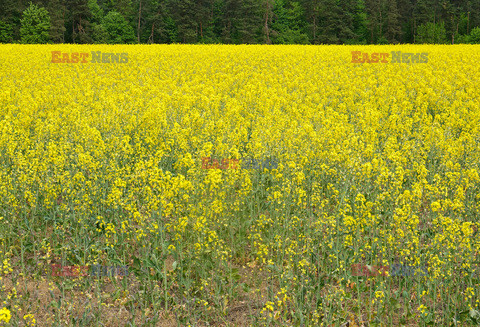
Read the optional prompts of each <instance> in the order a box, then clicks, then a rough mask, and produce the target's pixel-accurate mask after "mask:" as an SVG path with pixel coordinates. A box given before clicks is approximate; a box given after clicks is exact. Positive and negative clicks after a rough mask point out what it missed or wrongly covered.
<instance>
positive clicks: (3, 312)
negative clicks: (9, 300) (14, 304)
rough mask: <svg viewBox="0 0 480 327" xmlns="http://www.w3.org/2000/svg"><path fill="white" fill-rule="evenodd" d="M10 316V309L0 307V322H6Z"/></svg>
mask: <svg viewBox="0 0 480 327" xmlns="http://www.w3.org/2000/svg"><path fill="white" fill-rule="evenodd" d="M10 318H12V314H11V313H10V310H8V309H7V308H3V309H0V322H6V323H8V322H9V321H10Z"/></svg>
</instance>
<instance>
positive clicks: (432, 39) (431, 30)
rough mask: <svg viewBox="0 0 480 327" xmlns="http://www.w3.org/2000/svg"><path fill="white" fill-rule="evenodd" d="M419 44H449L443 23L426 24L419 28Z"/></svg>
mask: <svg viewBox="0 0 480 327" xmlns="http://www.w3.org/2000/svg"><path fill="white" fill-rule="evenodd" d="M417 40H418V43H434V44H444V43H447V37H446V32H445V26H444V24H443V23H440V24H435V23H426V24H423V25H421V26H419V27H418V35H417Z"/></svg>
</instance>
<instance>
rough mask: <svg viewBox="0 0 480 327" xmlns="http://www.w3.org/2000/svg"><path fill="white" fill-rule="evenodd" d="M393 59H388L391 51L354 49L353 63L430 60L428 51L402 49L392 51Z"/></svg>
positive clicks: (424, 61) (418, 62)
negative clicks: (413, 51) (418, 51)
mask: <svg viewBox="0 0 480 327" xmlns="http://www.w3.org/2000/svg"><path fill="white" fill-rule="evenodd" d="M391 54H392V61H388V59H389V57H390V53H378V52H374V53H372V54H371V55H370V54H368V53H366V52H362V51H352V63H353V64H364V63H367V64H376V63H382V64H387V63H391V64H426V63H427V62H428V53H426V52H422V53H407V52H402V51H392V52H391Z"/></svg>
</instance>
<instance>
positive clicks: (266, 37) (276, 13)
mask: <svg viewBox="0 0 480 327" xmlns="http://www.w3.org/2000/svg"><path fill="white" fill-rule="evenodd" d="M0 42H1V43H98V44H104V43H107V44H122V43H225V44H395V43H436V44H455V43H480V0H455V1H454V0H295V1H294V0H33V1H31V0H29V1H28V2H27V0H15V1H14V0H0Z"/></svg>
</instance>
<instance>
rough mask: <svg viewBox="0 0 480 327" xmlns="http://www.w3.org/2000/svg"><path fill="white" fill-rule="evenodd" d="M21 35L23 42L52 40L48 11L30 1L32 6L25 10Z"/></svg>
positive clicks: (46, 41)
mask: <svg viewBox="0 0 480 327" xmlns="http://www.w3.org/2000/svg"><path fill="white" fill-rule="evenodd" d="M20 35H21V42H22V43H48V42H50V16H49V15H48V11H47V10H46V9H45V8H43V7H38V6H37V5H34V4H33V3H30V6H29V7H28V8H27V9H25V11H24V12H23V17H22V20H21V27H20Z"/></svg>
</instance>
